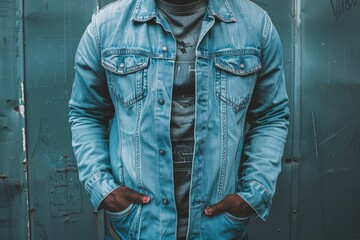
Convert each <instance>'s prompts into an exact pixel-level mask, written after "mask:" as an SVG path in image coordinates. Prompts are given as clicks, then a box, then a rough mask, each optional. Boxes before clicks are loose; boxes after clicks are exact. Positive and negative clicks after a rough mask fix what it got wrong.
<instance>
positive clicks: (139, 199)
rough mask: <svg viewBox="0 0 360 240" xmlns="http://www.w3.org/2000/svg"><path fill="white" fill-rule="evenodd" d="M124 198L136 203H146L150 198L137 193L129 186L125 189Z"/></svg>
mask: <svg viewBox="0 0 360 240" xmlns="http://www.w3.org/2000/svg"><path fill="white" fill-rule="evenodd" d="M126 198H127V199H128V200H129V201H130V202H132V203H137V204H148V203H149V202H150V200H151V198H150V197H149V196H147V195H144V194H141V193H138V192H136V191H134V190H132V189H130V188H128V189H127V193H126Z"/></svg>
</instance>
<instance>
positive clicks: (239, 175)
mask: <svg viewBox="0 0 360 240" xmlns="http://www.w3.org/2000/svg"><path fill="white" fill-rule="evenodd" d="M175 56H176V41H175V39H174V37H173V35H172V33H171V29H170V26H169V24H168V23H167V22H166V20H165V19H164V18H163V17H162V15H161V14H159V11H158V9H157V8H156V4H155V1H154V0H136V1H135V0H133V1H127V0H120V1H116V2H114V3H112V4H110V5H108V6H107V7H105V8H104V9H102V10H100V11H99V12H98V13H96V14H95V15H94V16H93V19H92V22H91V24H90V25H89V26H88V28H87V30H86V32H85V33H84V35H83V37H82V39H81V41H80V44H79V46H78V50H77V53H76V57H75V81H74V85H73V91H72V96H71V100H70V103H69V106H70V122H71V124H72V133H73V147H74V151H75V155H76V158H77V161H78V169H79V174H80V181H81V182H82V183H83V184H84V186H85V189H86V191H87V192H88V194H89V196H90V199H91V202H92V203H93V205H94V207H95V209H99V205H100V203H101V201H102V200H103V199H104V198H105V197H106V196H107V195H108V194H109V193H110V192H111V191H113V190H114V189H115V188H117V187H119V186H122V185H124V186H127V187H129V188H131V189H133V190H135V191H138V192H140V193H143V194H147V195H149V196H150V197H151V202H150V203H149V204H147V205H137V204H131V205H130V206H129V207H128V208H127V209H126V210H124V211H122V212H119V213H110V212H107V216H108V218H109V219H110V223H111V224H110V226H111V229H110V230H111V233H112V234H113V237H114V238H115V239H116V238H118V239H119V238H121V239H175V238H176V223H177V213H176V207H175V199H174V179H173V160H172V154H171V152H172V150H171V139H170V118H171V99H172V88H173V75H174V61H175ZM195 76H196V111H195V130H194V139H195V146H194V156H193V169H192V180H191V191H190V196H189V204H190V206H189V228H188V239H242V237H243V236H245V235H246V227H247V223H248V221H249V219H248V218H237V217H235V216H232V215H230V214H229V213H224V214H220V215H218V216H216V217H212V218H209V217H207V216H205V215H204V213H203V212H204V208H205V207H206V206H209V205H212V204H215V203H216V202H219V201H220V200H222V199H223V198H224V197H226V196H227V195H229V194H233V193H236V194H238V195H240V196H241V197H242V198H243V199H244V200H245V201H246V202H247V203H249V204H250V205H251V206H252V207H253V209H254V210H255V212H256V214H257V215H258V216H259V217H260V218H261V219H263V220H265V219H266V218H267V216H268V214H269V210H270V206H271V201H272V197H273V195H274V192H275V185H276V180H277V177H278V174H279V172H280V169H281V157H282V154H283V149H284V144H285V140H286V136H287V124H288V115H289V110H288V106H287V105H288V97H287V93H286V88H285V82H284V74H283V65H282V47H281V43H280V39H279V36H278V33H277V31H276V29H275V27H274V26H273V25H272V22H271V20H270V18H269V16H268V15H267V13H266V12H265V11H264V10H262V9H261V8H259V7H258V6H256V5H255V4H254V3H252V2H250V1H247V0H210V1H209V4H208V8H207V11H206V13H205V16H204V18H203V22H202V27H201V32H200V37H199V41H198V45H197V47H196V70H195ZM247 126H248V127H247Z"/></svg>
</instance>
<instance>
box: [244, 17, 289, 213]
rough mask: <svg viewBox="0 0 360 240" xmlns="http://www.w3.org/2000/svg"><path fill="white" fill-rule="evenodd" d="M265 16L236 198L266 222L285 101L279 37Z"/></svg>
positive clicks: (284, 121)
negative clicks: (240, 199) (258, 70)
mask: <svg viewBox="0 0 360 240" xmlns="http://www.w3.org/2000/svg"><path fill="white" fill-rule="evenodd" d="M265 15H266V20H265V24H264V30H263V35H262V36H263V42H262V56H261V63H262V69H261V70H260V72H259V73H258V79H257V82H256V85H255V89H254V94H253V98H252V100H251V102H250V105H249V109H248V112H247V122H248V123H249V125H250V129H249V131H248V133H247V135H246V136H245V144H244V149H243V154H242V159H241V161H242V171H241V173H242V175H241V177H240V181H239V189H240V190H239V192H238V195H240V196H241V197H242V198H243V199H244V200H245V201H246V202H247V203H248V204H250V206H252V208H253V209H254V210H255V212H256V213H257V215H258V216H259V217H260V218H261V219H263V220H266V218H267V217H268V215H269V211H270V207H271V201H272V198H273V196H274V193H275V186H276V181H277V178H278V175H279V173H280V170H281V158H282V155H283V150H284V145H285V141H286V137H287V125H288V117H289V109H288V97H287V93H286V87H285V79H284V72H283V57H282V56H283V53H282V46H281V42H280V38H279V35H278V33H277V31H276V29H275V27H274V26H273V25H272V23H271V20H270V18H269V17H268V15H267V14H265Z"/></svg>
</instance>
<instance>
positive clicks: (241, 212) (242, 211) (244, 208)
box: [205, 194, 255, 218]
mask: <svg viewBox="0 0 360 240" xmlns="http://www.w3.org/2000/svg"><path fill="white" fill-rule="evenodd" d="M224 212H228V213H230V214H231V215H233V216H235V217H239V218H246V217H249V216H250V215H251V214H252V213H253V212H255V211H254V209H253V208H252V207H251V206H250V205H249V204H248V203H247V202H245V201H244V199H242V197H240V196H239V195H237V194H231V195H229V196H227V197H226V198H224V199H223V200H221V201H220V202H218V203H216V204H214V205H212V206H209V207H206V208H205V215H206V216H208V217H212V216H216V215H218V214H220V213H224Z"/></svg>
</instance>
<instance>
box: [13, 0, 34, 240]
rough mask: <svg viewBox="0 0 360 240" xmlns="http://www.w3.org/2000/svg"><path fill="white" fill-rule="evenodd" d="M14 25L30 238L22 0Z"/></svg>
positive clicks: (24, 202)
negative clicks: (15, 27)
mask: <svg viewBox="0 0 360 240" xmlns="http://www.w3.org/2000/svg"><path fill="white" fill-rule="evenodd" d="M16 25H17V29H16V31H17V33H16V34H17V36H16V37H17V43H16V44H17V47H16V48H17V49H16V57H17V71H16V73H17V84H18V86H19V87H18V89H19V96H20V98H19V108H20V115H21V116H22V118H20V121H19V124H20V126H21V131H22V133H21V137H22V144H23V146H22V154H21V155H22V157H23V160H22V163H21V164H22V166H23V168H24V179H25V184H26V189H27V190H26V191H25V192H26V194H25V197H24V198H23V200H22V201H23V203H22V204H23V207H24V208H23V209H27V211H26V212H24V213H23V218H24V222H25V223H26V225H25V226H24V227H23V229H24V237H25V236H26V235H27V238H28V239H29V240H30V239H31V229H30V205H29V199H30V198H29V197H30V193H29V191H28V189H29V181H28V179H29V178H28V172H29V171H28V164H27V163H28V162H27V141H26V137H27V136H26V99H25V51H24V47H25V46H24V32H25V31H24V0H17V1H16Z"/></svg>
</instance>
